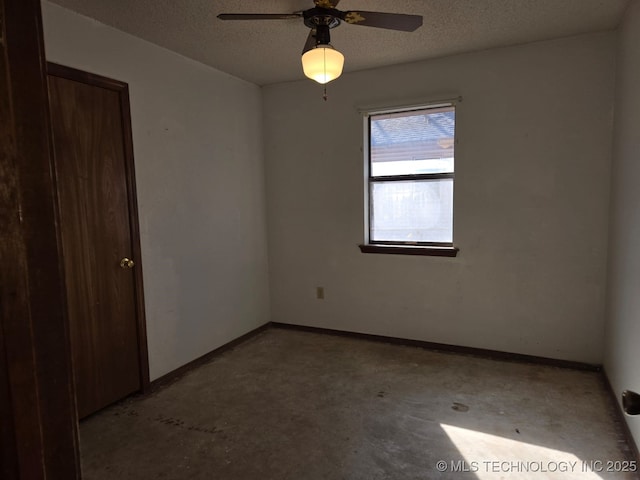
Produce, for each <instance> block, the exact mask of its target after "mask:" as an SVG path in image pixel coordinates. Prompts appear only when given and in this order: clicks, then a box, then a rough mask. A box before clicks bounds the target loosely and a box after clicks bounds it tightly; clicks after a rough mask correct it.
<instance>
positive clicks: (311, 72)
mask: <svg viewBox="0 0 640 480" xmlns="http://www.w3.org/2000/svg"><path fill="white" fill-rule="evenodd" d="M343 66H344V55H342V54H341V53H340V52H339V51H337V50H336V49H334V48H333V47H332V46H331V45H318V46H317V47H316V48H312V49H311V50H309V51H307V52H305V53H304V54H303V55H302V70H304V74H305V75H306V76H307V77H309V78H310V79H311V80H315V81H316V82H318V83H327V82H330V81H331V80H335V79H336V78H338V77H339V76H340V75H341V74H342V67H343Z"/></svg>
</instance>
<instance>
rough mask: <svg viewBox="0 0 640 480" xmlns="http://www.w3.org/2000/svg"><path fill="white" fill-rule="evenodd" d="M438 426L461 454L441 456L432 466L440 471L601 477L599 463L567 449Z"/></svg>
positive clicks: (489, 476)
mask: <svg viewBox="0 0 640 480" xmlns="http://www.w3.org/2000/svg"><path fill="white" fill-rule="evenodd" d="M441 427H442V429H443V430H444V431H445V433H446V434H447V436H448V437H449V439H450V440H451V442H452V443H453V444H454V445H455V446H456V448H457V449H458V451H459V452H460V454H461V455H462V457H461V458H445V459H442V460H441V461H440V462H439V464H438V465H436V467H437V468H438V470H440V471H442V472H444V471H447V472H468V473H473V474H474V475H475V476H476V477H477V478H478V480H496V479H498V478H525V476H526V478H529V477H530V478H535V479H539V480H542V479H558V478H561V479H574V478H576V479H577V478H580V479H586V480H601V478H602V477H600V476H599V475H598V474H597V473H596V471H598V470H599V468H601V466H600V465H598V464H592V463H589V462H588V461H583V460H582V459H580V458H578V457H577V456H576V455H574V454H573V453H570V452H565V451H561V450H554V449H552V448H546V447H541V446H539V445H534V444H530V443H525V442H521V441H517V440H512V439H510V438H504V437H499V436H496V435H490V434H488V433H483V432H476V431H474V430H468V429H466V428H460V427H454V426H452V425H445V424H441ZM594 470H595V471H594ZM468 473H467V474H468Z"/></svg>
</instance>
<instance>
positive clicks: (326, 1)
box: [313, 0, 340, 8]
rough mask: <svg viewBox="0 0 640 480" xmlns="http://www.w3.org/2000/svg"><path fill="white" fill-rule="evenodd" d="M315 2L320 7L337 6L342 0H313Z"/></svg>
mask: <svg viewBox="0 0 640 480" xmlns="http://www.w3.org/2000/svg"><path fill="white" fill-rule="evenodd" d="M313 3H315V4H316V7H320V8H336V6H337V5H338V3H340V0H313Z"/></svg>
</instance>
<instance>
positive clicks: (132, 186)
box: [47, 62, 150, 393]
mask: <svg viewBox="0 0 640 480" xmlns="http://www.w3.org/2000/svg"><path fill="white" fill-rule="evenodd" d="M47 74H48V75H49V76H53V77H60V78H65V79H67V80H72V81H75V82H80V83H85V84H88V85H92V86H96V87H101V88H105V89H108V90H112V91H115V92H117V93H118V94H119V97H120V115H121V120H122V130H123V132H122V134H123V141H124V161H125V175H126V181H127V205H128V207H129V231H130V232H131V255H132V258H133V259H134V260H135V262H136V268H134V269H133V282H134V290H135V291H134V303H135V311H136V332H137V337H138V338H137V343H138V360H139V361H138V364H139V366H140V371H139V377H140V390H141V391H142V392H143V393H147V392H148V391H149V385H150V381H149V353H148V347H147V323H146V315H145V308H144V287H143V283H142V251H141V248H140V226H139V222H138V201H137V198H138V196H137V192H136V179H135V164H134V158H133V135H132V131H131V106H130V102H129V85H128V84H127V83H125V82H121V81H119V80H114V79H112V78H108V77H103V76H101V75H96V74H94V73H89V72H85V71H83V70H78V69H76V68H71V67H67V66H64V65H59V64H57V63H52V62H47ZM52 156H53V164H54V168H55V170H56V177H57V176H58V175H57V173H58V172H57V166H56V161H55V156H54V155H52ZM58 234H59V235H60V233H58ZM60 241H61V240H60ZM63 255H64V252H63Z"/></svg>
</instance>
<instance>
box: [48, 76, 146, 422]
mask: <svg viewBox="0 0 640 480" xmlns="http://www.w3.org/2000/svg"><path fill="white" fill-rule="evenodd" d="M48 73H49V78H48V79H49V98H50V108H51V123H52V131H53V148H54V163H55V170H56V176H57V183H58V201H59V211H60V232H61V243H62V254H63V263H64V270H65V283H66V294H67V304H68V305H67V307H68V317H69V330H70V337H71V351H72V356H73V370H74V377H75V382H76V397H77V403H78V415H79V417H80V418H82V417H85V416H87V415H89V414H91V413H93V412H95V411H96V410H99V409H101V408H103V407H105V406H106V405H109V404H110V403H113V402H115V401H117V400H119V399H121V398H123V397H125V396H127V395H129V394H131V393H133V392H136V391H138V390H141V389H143V388H145V387H146V385H148V364H147V355H146V339H145V328H144V308H143V300H142V276H141V270H140V249H139V239H138V227H137V225H138V223H137V212H136V201H135V191H134V187H135V182H134V172H133V155H132V149H131V130H130V129H131V126H130V120H129V105H128V93H127V86H126V84H123V83H121V82H117V81H113V80H110V79H106V78H104V77H98V76H96V75H91V74H88V73H86V72H81V71H78V70H74V69H70V68H66V67H61V66H59V65H53V64H49V69H48Z"/></svg>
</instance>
